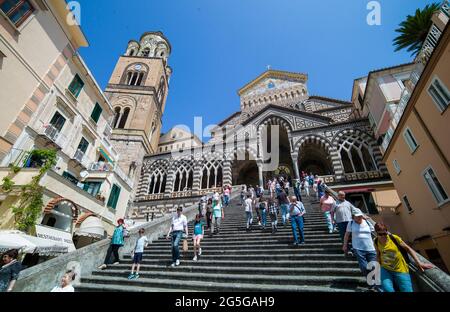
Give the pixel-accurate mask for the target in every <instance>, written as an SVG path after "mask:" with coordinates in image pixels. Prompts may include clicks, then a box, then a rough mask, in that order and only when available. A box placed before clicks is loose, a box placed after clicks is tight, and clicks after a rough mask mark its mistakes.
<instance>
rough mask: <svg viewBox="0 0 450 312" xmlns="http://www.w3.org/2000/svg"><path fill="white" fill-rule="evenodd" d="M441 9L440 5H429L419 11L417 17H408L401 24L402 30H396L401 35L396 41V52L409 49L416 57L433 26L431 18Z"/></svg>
mask: <svg viewBox="0 0 450 312" xmlns="http://www.w3.org/2000/svg"><path fill="white" fill-rule="evenodd" d="M439 8H440V4H439V3H433V4H427V5H426V6H425V8H423V9H422V10H420V9H417V10H416V14H415V15H413V16H411V15H408V16H407V17H406V20H404V21H403V22H401V23H400V25H399V26H400V28H398V29H396V30H395V31H396V32H397V33H399V36H397V37H396V38H395V39H394V46H395V51H400V50H403V49H407V51H408V52H411V55H412V56H416V55H417V53H419V51H420V49H421V48H422V45H423V43H424V42H425V39H426V38H427V35H428V32H429V30H430V28H431V26H432V24H433V22H432V21H431V17H432V16H433V14H434V12H436V11H437V10H439Z"/></svg>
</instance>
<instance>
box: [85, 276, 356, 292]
mask: <svg viewBox="0 0 450 312" xmlns="http://www.w3.org/2000/svg"><path fill="white" fill-rule="evenodd" d="M82 282H83V283H89V284H109V285H111V284H112V285H114V284H115V285H120V286H122V287H123V288H125V287H128V286H138V287H153V288H155V287H158V288H159V287H163V288H173V289H187V290H192V291H197V290H201V291H249V292H250V291H251V292H255V291H312V292H318V291H329V292H331V291H336V292H338V291H356V290H358V289H361V288H360V287H358V285H357V284H354V283H352V284H350V285H339V286H340V287H336V284H334V283H333V282H330V283H329V284H325V285H324V283H323V282H322V284H321V286H317V285H315V284H308V285H305V284H302V285H286V284H280V285H278V284H258V283H254V282H253V283H252V282H250V283H233V282H209V281H208V282H205V281H195V283H194V282H192V281H191V280H177V279H169V278H164V279H156V278H139V279H138V280H131V281H130V280H128V279H126V278H123V277H115V276H114V277H112V276H91V277H88V278H84V279H82Z"/></svg>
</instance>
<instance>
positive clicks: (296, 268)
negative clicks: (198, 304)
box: [77, 199, 365, 292]
mask: <svg viewBox="0 0 450 312" xmlns="http://www.w3.org/2000/svg"><path fill="white" fill-rule="evenodd" d="M304 204H305V207H306V209H307V215H306V216H305V219H306V222H305V242H306V244H304V245H301V246H293V245H292V242H293V238H292V231H291V227H290V225H287V226H286V227H285V228H283V226H282V224H281V220H280V221H279V230H278V232H277V233H276V234H271V229H270V226H268V227H267V228H266V230H264V231H263V230H262V229H260V227H259V226H258V225H257V221H256V216H254V217H255V218H254V219H255V220H254V225H253V229H252V231H251V232H246V230H245V214H244V208H243V207H242V206H241V205H240V204H239V200H238V199H236V200H233V201H232V202H231V205H230V206H229V207H228V208H226V209H225V219H224V220H223V222H222V226H221V231H220V234H215V235H214V236H212V237H211V236H209V235H208V233H207V232H206V233H205V234H206V235H205V238H204V240H203V241H202V251H203V254H202V256H200V257H199V260H198V261H197V262H194V261H193V260H192V258H193V249H192V239H191V234H192V233H193V232H192V223H190V224H189V225H190V233H189V234H190V240H189V251H188V252H187V253H182V259H181V264H180V266H178V267H175V268H171V267H169V265H170V264H171V249H170V241H169V240H166V239H164V238H161V239H159V240H157V241H154V242H153V243H152V244H150V245H149V246H148V248H146V250H145V253H144V259H143V263H142V265H141V272H140V278H139V279H137V280H128V279H127V276H128V274H129V272H130V269H131V258H130V257H129V256H128V257H127V258H126V259H125V260H124V261H122V262H121V264H119V265H113V266H109V267H108V269H106V270H103V271H101V270H99V271H94V272H93V273H92V275H91V276H89V277H85V278H82V280H81V282H82V283H81V285H80V286H79V287H77V291H114V292H115V291H131V292H152V291H188V292H192V291H215V292H218V291H305V292H307V291H309V292H311V291H312V292H348V291H364V290H365V279H364V278H363V277H362V276H361V273H360V271H359V269H358V264H357V261H356V259H355V258H348V257H346V256H344V254H343V252H342V251H341V247H342V244H341V241H340V238H339V235H338V234H336V233H335V234H328V231H327V227H326V223H325V220H324V218H323V215H322V213H321V212H320V210H319V207H318V204H317V203H314V202H311V201H310V200H308V199H306V200H305V201H304ZM180 248H181V244H180Z"/></svg>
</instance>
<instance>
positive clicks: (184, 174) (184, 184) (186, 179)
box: [173, 160, 194, 192]
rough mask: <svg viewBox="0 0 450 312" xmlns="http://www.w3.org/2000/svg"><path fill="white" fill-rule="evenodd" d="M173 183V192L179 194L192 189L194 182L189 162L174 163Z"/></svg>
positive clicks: (192, 170)
mask: <svg viewBox="0 0 450 312" xmlns="http://www.w3.org/2000/svg"><path fill="white" fill-rule="evenodd" d="M174 168H176V172H175V183H174V185H173V192H181V191H184V190H190V189H192V186H193V182H194V169H193V167H192V162H191V161H190V160H181V161H177V162H176V163H174Z"/></svg>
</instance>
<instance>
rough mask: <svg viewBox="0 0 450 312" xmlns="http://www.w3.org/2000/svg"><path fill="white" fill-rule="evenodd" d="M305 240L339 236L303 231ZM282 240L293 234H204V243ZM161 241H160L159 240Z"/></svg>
mask: <svg viewBox="0 0 450 312" xmlns="http://www.w3.org/2000/svg"><path fill="white" fill-rule="evenodd" d="M303 233H304V235H305V238H321V239H324V240H327V239H330V238H331V239H336V238H339V234H337V233H333V234H329V233H328V231H304V232H303ZM258 238H259V239H261V240H264V239H273V240H277V239H284V240H288V239H290V240H291V241H292V240H293V234H292V230H291V231H284V232H281V231H278V232H277V233H275V234H272V233H271V232H269V231H264V232H263V231H261V230H259V229H253V230H251V231H249V232H246V231H245V230H243V231H241V232H233V233H224V232H223V231H222V230H220V232H219V233H218V234H213V235H210V233H209V232H206V233H205V236H204V241H207V240H208V241H213V240H224V241H225V240H227V241H242V240H247V239H258ZM189 239H190V240H192V233H190V234H189ZM161 240H162V239H161Z"/></svg>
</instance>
